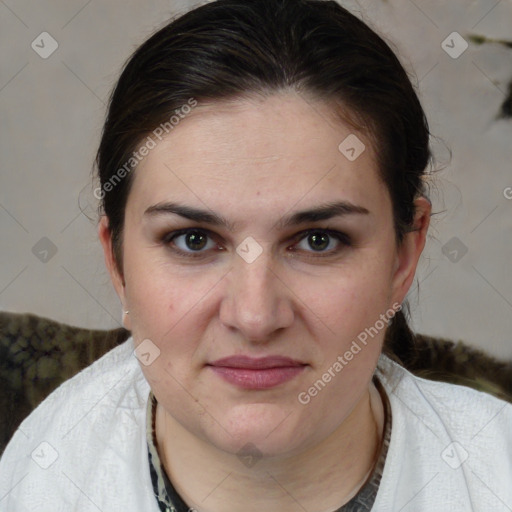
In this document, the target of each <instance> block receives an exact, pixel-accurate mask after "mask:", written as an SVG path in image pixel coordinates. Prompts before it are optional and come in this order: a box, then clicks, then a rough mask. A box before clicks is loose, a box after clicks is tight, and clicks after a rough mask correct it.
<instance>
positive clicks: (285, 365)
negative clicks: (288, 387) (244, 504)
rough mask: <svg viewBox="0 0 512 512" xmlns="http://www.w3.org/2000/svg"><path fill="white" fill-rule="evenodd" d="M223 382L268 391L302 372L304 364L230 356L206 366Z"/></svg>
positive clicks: (278, 358) (289, 360) (293, 360)
mask: <svg viewBox="0 0 512 512" xmlns="http://www.w3.org/2000/svg"><path fill="white" fill-rule="evenodd" d="M207 366H208V367H209V368H211V369H212V371H213V372H214V373H215V374H216V375H218V376H219V377H221V378H222V379H223V380H225V381H227V382H229V383H230V384H233V385H234V386H236V387H239V388H242V389H253V390H257V389H268V388H273V387H275V386H278V385H279V384H283V383H285V382H287V381H289V380H291V379H293V378H294V377H296V376H297V375H299V374H300V373H302V372H303V371H304V368H305V367H306V366H307V365H306V364H305V363H302V362H300V361H297V360H295V359H291V358H289V357H284V356H267V357H261V358H253V357H248V356H231V357H224V358H222V359H218V360H216V361H214V362H213V363H210V364H208V365H207Z"/></svg>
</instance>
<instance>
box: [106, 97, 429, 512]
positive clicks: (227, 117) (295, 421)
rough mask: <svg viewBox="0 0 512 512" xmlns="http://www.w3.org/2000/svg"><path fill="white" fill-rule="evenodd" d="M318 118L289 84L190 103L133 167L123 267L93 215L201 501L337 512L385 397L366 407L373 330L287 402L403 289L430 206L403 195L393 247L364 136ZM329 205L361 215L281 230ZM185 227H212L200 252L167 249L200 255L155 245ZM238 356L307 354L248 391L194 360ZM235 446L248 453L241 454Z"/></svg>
mask: <svg viewBox="0 0 512 512" xmlns="http://www.w3.org/2000/svg"><path fill="white" fill-rule="evenodd" d="M331 114H332V107H330V106H329V105H326V104H324V103H320V102H313V101H310V100H306V99H305V98H304V97H301V96H299V95H298V94H297V93H294V92H286V93H280V94H274V95H272V96H269V97H267V98H265V99H263V98H260V97H253V98H244V99H240V100H239V101H232V102H229V103H227V102H223V103H212V104H200V105H199V106H198V107H196V108H195V109H194V111H193V112H192V113H191V114H189V115H188V116H187V117H186V118H185V119H183V120H182V121H181V122H180V123H179V125H178V126H177V127H176V128H175V129H174V130H173V131H172V132H170V133H169V134H168V135H167V136H166V137H165V138H164V140H163V141H162V142H159V143H158V145H157V146H156V147H155V148H154V149H152V150H151V151H150V153H149V155H148V156H147V157H146V158H145V159H144V161H142V162H141V163H140V164H139V166H138V168H137V169H136V170H135V176H134V183H133V188H132V190H131V192H130V195H129V197H128V202H127V206H126V218H125V231H124V241H123V273H122V274H121V272H120V271H119V269H118V268H117V267H116V265H115V262H114V259H113V257H112V249H111V243H110V233H109V230H108V222H107V219H106V218H105V217H103V218H102V219H101V221H100V224H99V237H100V240H101V242H102V245H103V248H104V252H105V261H106V265H107V268H108V269H109V271H110V274H111V277H112V281H113V284H114V286H115V288H116V291H117V293H118V295H119V297H120V300H121V301H122V303H123V306H124V307H123V309H125V310H129V311H130V313H129V315H125V317H124V323H125V326H126V327H127V328H128V329H131V330H132V333H133V337H134V340H135V343H136V345H138V344H139V343H141V342H142V341H143V340H145V339H149V340H151V342H152V343H154V345H156V346H157V347H158V349H159V350H160V355H159V357H157V358H156V359H155V361H154V362H153V363H152V364H151V365H148V366H145V365H141V367H142V370H143V372H144V375H145V377H146V379H147V380H148V382H149V384H150V386H151V388H152V390H153V392H154V394H155V396H156V398H157V400H158V402H159V405H158V410H157V425H156V431H157V440H158V443H159V452H160V454H161V458H162V459H163V461H164V465H165V468H166V471H167V473H168V474H169V476H170V478H171V480H172V481H173V484H174V485H175V487H176V489H177V490H178V492H179V493H180V494H181V496H182V497H183V498H184V499H185V501H186V502H187V503H188V504H189V505H190V506H194V507H196V508H197V509H198V510H201V511H221V510H222V511H223V512H226V511H235V510H242V509H243V510H249V511H252V510H254V511H256V510H275V511H288V510H290V511H291V510H298V509H300V507H301V506H302V507H304V508H305V509H306V510H308V511H311V512H314V511H318V512H321V511H325V510H333V509H335V508H336V507H339V506H340V505H342V504H343V503H344V502H346V501H347V500H348V498H350V497H351V495H352V494H353V492H354V490H355V489H357V488H358V486H359V485H360V484H361V483H362V479H364V477H365V475H366V474H367V473H368V471H369V470H371V468H372V465H373V462H374V457H375V454H376V448H377V444H378V442H379V440H380V438H381V436H382V420H383V417H382V416H383V414H382V410H383V409H382V403H381V401H380V398H377V400H375V401H374V402H373V403H374V407H373V411H372V408H371V407H370V397H371V396H373V397H374V398H375V397H378V393H377V394H376V393H375V388H374V386H373V384H372V383H371V378H372V375H373V372H374V369H375V367H376V365H377V360H378V357H379V355H380V353H381V349H382V343H383V339H384V333H385V329H381V330H380V331H379V333H378V335H376V336H374V337H373V338H372V339H371V341H369V343H368V344H367V345H366V346H365V347H364V348H363V349H362V350H361V351H360V352H359V353H358V354H357V355H355V356H354V358H353V359H352V360H351V361H350V362H349V363H348V364H347V365H346V366H344V368H343V370H342V371H340V372H338V373H335V375H336V376H335V377H333V378H332V379H331V381H330V382H329V383H328V384H327V385H326V386H325V387H324V389H322V390H321V391H320V392H319V393H318V394H317V395H316V396H314V397H313V398H312V399H311V400H310V402H309V403H308V404H306V405H304V404H302V403H300V402H299V400H298V398H297V397H298V395H299V393H301V392H304V391H307V390H308V388H310V387H311V385H312V384H313V383H314V382H315V381H317V380H318V379H320V378H321V377H322V374H324V373H325V372H326V371H327V370H328V368H329V367H332V365H333V364H334V363H335V361H336V360H337V357H338V356H339V355H343V354H344V353H345V352H346V351H347V350H348V349H349V347H350V345H351V343H352V342H353V341H354V340H355V339H356V338H357V335H358V334H359V333H361V332H362V331H364V329H365V328H368V327H370V326H374V325H375V323H376V321H377V320H378V319H379V318H380V315H382V314H384V313H385V312H386V311H387V310H389V309H390V308H392V305H393V304H395V303H398V304H400V303H401V302H402V301H403V299H404V297H405V295H406V293H407V291H408V289H409V287H410V285H411V283H412V280H413V278H414V273H415V270H416V265H417V262H418V259H419V256H420V254H421V251H422V250H423V247H424V243H425V237H426V233H427V228H428V224H429V217H430V204H429V202H428V201H427V200H426V199H425V198H419V199H417V200H416V207H417V214H416V218H415V228H416V229H415V230H413V231H412V232H410V233H408V234H407V235H406V236H405V239H404V242H403V243H402V245H401V246H400V247H399V248H398V247H397V246H396V242H395V233H394V224H393V217H392V205H391V199H390V195H389V192H388V191H387V189H386V187H385V185H384V184H383V183H382V181H381V180H380V178H379V175H378V172H377V167H376V164H375V158H374V153H373V150H372V148H371V144H370V141H369V139H367V138H366V137H365V135H364V134H361V133H358V134H357V136H358V138H359V139H360V140H361V141H363V142H364V144H365V146H366V149H365V151H363V153H362V154H361V155H360V156H359V157H358V158H357V159H356V160H354V161H349V160H348V159H347V158H346V157H345V156H344V155H343V154H342V153H341V152H340V151H339V149H338V146H339V144H340V143H341V142H342V141H343V140H344V139H345V138H346V137H347V136H348V135H350V134H352V133H354V130H353V129H352V128H350V126H349V125H347V124H344V123H341V122H340V121H335V120H334V118H333V116H332V115H331ZM168 201H172V202H179V203H180V204H184V205H189V206H192V207H195V208H201V209H205V210H208V211H210V212H215V213H217V214H218V215H221V216H222V217H223V218H225V219H227V220H228V221H229V222H230V223H231V224H232V226H230V227H231V228H232V229H229V228H228V227H225V226H212V225H210V224H206V223H204V222H196V221H191V220H188V219H185V218H183V217H181V216H178V215H173V214H161V215H145V214H144V212H145V211H146V210H147V209H148V208H149V207H151V206H153V205H157V204H161V203H164V202H168ZM335 201H346V202H350V203H352V204H353V205H358V206H361V207H363V208H366V209H367V210H368V212H369V213H367V214H358V213H353V214H346V215H343V216H338V217H333V218H330V219H328V220H321V221H316V222H306V223H304V224H300V225H297V226H289V227H280V226H279V225H278V222H279V221H280V220H281V219H282V218H283V217H284V216H287V215H289V214H291V213H293V212H296V211H299V210H301V211H302V210H307V209H310V208H313V207H318V206H319V205H322V204H325V203H328V202H335ZM184 228H201V229H203V230H208V231H207V232H206V235H208V236H207V238H206V239H204V242H203V246H201V247H202V248H201V249H200V251H202V252H201V254H202V256H201V257H199V258H192V257H186V256H179V255H177V254H176V253H174V252H173V251H172V249H171V248H172V247H174V248H175V249H181V250H182V251H184V252H188V253H189V254H190V253H194V254H197V253H198V252H197V250H196V251H195V252H194V247H195V246H194V245H193V243H192V244H191V243H189V244H188V245H187V243H186V242H187V238H186V236H183V235H182V236H180V237H178V238H176V239H175V240H174V241H169V239H167V242H166V240H163V239H165V235H166V234H169V233H172V232H173V231H175V230H178V229H184ZM306 229H318V230H320V229H331V230H337V231H339V232H342V233H345V234H346V235H348V236H349V237H350V240H351V244H350V245H346V244H344V243H343V242H341V241H338V240H337V239H336V238H335V237H333V236H332V237H328V238H327V239H326V240H325V246H322V245H321V243H322V242H323V241H324V239H323V238H321V242H317V245H315V242H314V241H313V242H311V238H310V239H309V241H308V236H307V235H305V234H302V235H301V234H300V233H301V232H303V231H304V230H306ZM320 235H321V233H320ZM247 237H252V238H253V239H254V240H256V242H257V243H258V244H259V246H260V248H261V250H262V252H261V254H260V255H259V256H258V257H257V258H256V259H255V260H254V261H253V262H251V263H248V262H247V261H246V260H244V259H243V258H242V257H240V256H239V254H237V252H236V249H237V247H238V246H240V245H241V244H242V242H244V240H245V239H246V238H247ZM243 246H244V244H242V247H243ZM318 246H320V249H318V248H317V247H318ZM315 249H316V250H315ZM336 251H337V252H336ZM322 254H330V255H327V256H322ZM234 354H245V355H249V356H252V357H261V356H266V355H283V356H288V357H291V358H294V359H298V360H300V361H301V362H302V363H304V364H305V365H306V366H305V369H304V370H303V371H302V372H301V373H300V374H299V375H298V376H296V377H295V378H293V379H292V380H290V381H287V382H285V383H282V384H279V385H278V386H275V387H274V388H270V389H266V390H243V389H240V388H238V387H237V386H234V385H233V384H230V383H228V382H226V381H224V380H223V379H221V378H220V377H219V376H218V375H217V374H216V373H214V372H213V371H212V370H211V368H210V367H208V366H206V365H207V364H208V363H211V362H213V361H215V360H216V359H219V358H221V357H226V356H230V355H234ZM240 450H241V451H242V453H245V451H251V450H252V451H253V452H255V453H258V454H259V455H261V458H260V459H259V460H258V461H257V462H256V463H254V464H252V465H248V464H247V463H245V464H244V461H243V460H242V459H241V458H240V457H239V456H237V453H238V452H239V451H240ZM244 450H245V451H244ZM299 504H300V506H299ZM262 507H263V508H262Z"/></svg>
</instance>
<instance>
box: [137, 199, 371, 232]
mask: <svg viewBox="0 0 512 512" xmlns="http://www.w3.org/2000/svg"><path fill="white" fill-rule="evenodd" d="M369 214H370V212H369V210H367V209H366V208H364V207H363V206H358V205H355V204H353V203H351V202H349V201H336V202H330V203H325V204H322V205H319V206H316V207H314V208H309V209H307V210H302V211H297V212H294V213H291V214H288V215H286V216H285V217H283V218H282V219H281V220H280V221H279V222H277V226H278V227H279V228H281V229H283V228H286V227H290V226H297V225H300V224H305V223H306V222H318V221H321V220H327V219H332V218H333V217H342V216H346V215H369ZM160 215H179V216H180V217H184V218H186V219H189V220H192V221H195V222H198V223H204V224H211V225H212V226H223V227H225V228H227V229H228V230H230V231H233V230H234V227H235V224H233V223H232V222H230V221H228V220H227V219H226V218H224V217H223V216H222V215H219V214H217V213H213V212H211V211H209V210H202V209H199V208H195V207H192V206H186V205H183V204H179V203H173V202H164V203H158V204H155V205H153V206H150V207H149V208H147V209H146V210H145V212H144V216H147V217H155V216H160Z"/></svg>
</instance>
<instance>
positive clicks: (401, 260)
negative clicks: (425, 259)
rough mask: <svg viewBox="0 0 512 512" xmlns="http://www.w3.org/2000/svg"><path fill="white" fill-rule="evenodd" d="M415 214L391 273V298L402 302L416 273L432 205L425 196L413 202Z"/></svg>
mask: <svg viewBox="0 0 512 512" xmlns="http://www.w3.org/2000/svg"><path fill="white" fill-rule="evenodd" d="M414 205H415V210H416V213H415V216H414V223H413V228H412V229H411V231H409V232H408V233H406V234H405V235H404V238H403V240H402V243H401V245H400V247H399V248H398V250H397V259H396V263H395V268H394V275H393V300H394V301H396V302H399V303H402V302H403V300H404V298H405V296H406V295H407V292H408V291H409V288H410V287H411V284H412V282H413V280H414V276H415V274H416V267H417V266H418V261H419V259H420V256H421V253H422V252H423V248H424V247H425V242H426V238H427V232H428V227H429V224H430V214H431V211H432V205H431V203H430V201H429V200H428V199H427V198H426V197H419V198H417V199H416V200H415V202H414Z"/></svg>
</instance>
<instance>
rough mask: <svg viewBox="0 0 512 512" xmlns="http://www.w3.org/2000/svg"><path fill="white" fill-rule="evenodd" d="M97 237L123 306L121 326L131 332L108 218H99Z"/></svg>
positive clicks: (124, 293)
mask: <svg viewBox="0 0 512 512" xmlns="http://www.w3.org/2000/svg"><path fill="white" fill-rule="evenodd" d="M98 237H99V239H100V242H101V245H102V247H103V256H104V257H105V265H106V267H107V270H108V272H109V274H110V279H111V281H112V284H113V285H114V288H115V290H116V293H117V295H118V297H119V299H120V300H121V304H122V306H123V314H122V318H123V326H124V327H125V328H126V329H128V330H131V325H130V318H129V317H128V315H127V314H125V310H127V309H128V307H127V300H126V287H125V282H124V277H123V275H122V273H121V272H120V271H119V269H118V267H117V263H116V260H115V258H114V251H113V250H112V234H111V232H110V228H109V223H108V218H107V216H106V215H102V216H101V219H100V222H99V224H98Z"/></svg>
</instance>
